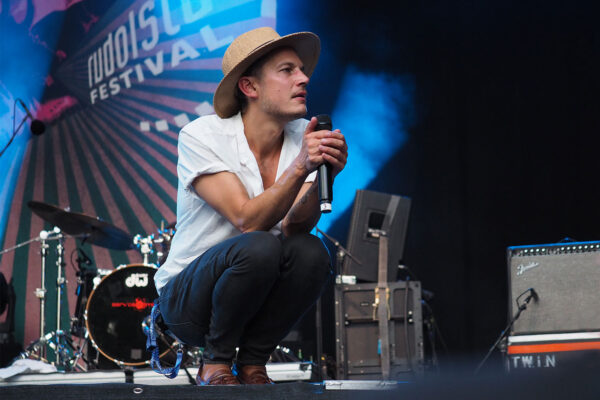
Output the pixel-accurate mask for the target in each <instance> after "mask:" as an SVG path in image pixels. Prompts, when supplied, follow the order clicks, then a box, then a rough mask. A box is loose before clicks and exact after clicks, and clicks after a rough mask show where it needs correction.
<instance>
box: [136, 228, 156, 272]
mask: <svg viewBox="0 0 600 400" xmlns="http://www.w3.org/2000/svg"><path fill="white" fill-rule="evenodd" d="M133 244H135V246H136V247H137V248H138V249H139V250H140V253H142V257H143V264H144V265H149V264H148V254H152V253H154V250H153V247H154V234H152V235H150V236H146V237H142V235H140V234H137V235H135V236H134V237H133Z"/></svg>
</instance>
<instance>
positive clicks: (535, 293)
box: [529, 288, 540, 301]
mask: <svg viewBox="0 0 600 400" xmlns="http://www.w3.org/2000/svg"><path fill="white" fill-rule="evenodd" d="M529 293H531V298H533V301H538V300H539V299H540V297H539V296H538V294H537V292H536V291H535V289H534V288H529Z"/></svg>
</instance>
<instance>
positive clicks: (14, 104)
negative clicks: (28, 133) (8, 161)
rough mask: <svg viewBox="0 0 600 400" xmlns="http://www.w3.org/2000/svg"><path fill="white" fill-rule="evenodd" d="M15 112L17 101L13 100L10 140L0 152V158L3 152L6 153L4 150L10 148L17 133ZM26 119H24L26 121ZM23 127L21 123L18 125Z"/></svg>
mask: <svg viewBox="0 0 600 400" xmlns="http://www.w3.org/2000/svg"><path fill="white" fill-rule="evenodd" d="M16 112H17V99H15V101H14V103H13V118H12V132H13V133H12V136H11V138H10V140H9V141H8V143H7V144H6V146H4V148H3V149H2V151H0V157H2V154H4V152H5V151H6V149H8V146H10V144H11V143H12V141H13V140H14V138H15V136H17V131H18V130H15V114H16ZM26 118H27V117H25V119H26ZM25 119H23V122H25ZM22 125H23V123H21V125H19V128H20V127H21V126H22Z"/></svg>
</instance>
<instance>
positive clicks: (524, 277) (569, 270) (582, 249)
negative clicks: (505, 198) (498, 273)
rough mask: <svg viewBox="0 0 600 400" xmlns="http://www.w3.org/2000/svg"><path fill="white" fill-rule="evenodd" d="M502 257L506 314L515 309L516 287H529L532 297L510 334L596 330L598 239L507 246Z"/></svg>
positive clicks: (518, 292) (599, 323)
mask: <svg viewBox="0 0 600 400" xmlns="http://www.w3.org/2000/svg"><path fill="white" fill-rule="evenodd" d="M507 258H508V263H507V264H508V275H509V287H510V296H509V313H510V315H509V317H512V316H513V315H514V314H515V313H516V311H517V310H518V306H517V303H516V301H517V298H518V297H519V296H520V295H521V294H522V293H525V292H526V291H527V290H528V289H530V288H531V289H534V290H535V292H536V293H537V297H538V299H537V300H536V299H535V298H533V299H532V300H531V301H530V302H529V304H528V305H527V309H526V310H525V311H523V312H522V313H521V315H520V317H519V319H518V320H517V321H516V322H515V323H514V325H513V327H512V329H511V332H510V334H511V335H524V334H537V333H558V332H584V331H600V312H598V310H600V291H599V290H598V289H599V282H600V242H569V243H557V244H546V245H533V246H513V247H509V248H508V250H507ZM526 294H527V293H526ZM525 297H526V295H524V296H523V297H521V299H520V302H522V301H523V300H524V298H525Z"/></svg>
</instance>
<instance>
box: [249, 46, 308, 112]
mask: <svg viewBox="0 0 600 400" xmlns="http://www.w3.org/2000/svg"><path fill="white" fill-rule="evenodd" d="M303 69H304V65H303V64H302V61H300V58H299V57H298V55H297V54H296V52H295V51H294V50H293V49H289V48H284V49H281V50H276V51H275V52H274V53H273V54H271V55H270V57H269V59H268V60H267V61H266V62H265V64H264V65H263V67H262V69H261V70H260V72H259V74H258V77H257V78H256V88H257V91H258V99H257V100H258V101H257V104H258V106H259V107H260V109H261V110H262V111H263V112H265V113H268V114H270V115H273V116H274V117H276V118H278V119H283V120H293V119H296V118H300V117H302V116H304V115H305V114H306V85H307V84H308V77H307V76H306V75H305V74H304V72H303Z"/></svg>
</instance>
